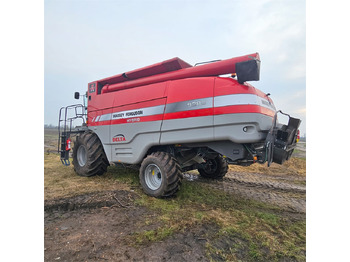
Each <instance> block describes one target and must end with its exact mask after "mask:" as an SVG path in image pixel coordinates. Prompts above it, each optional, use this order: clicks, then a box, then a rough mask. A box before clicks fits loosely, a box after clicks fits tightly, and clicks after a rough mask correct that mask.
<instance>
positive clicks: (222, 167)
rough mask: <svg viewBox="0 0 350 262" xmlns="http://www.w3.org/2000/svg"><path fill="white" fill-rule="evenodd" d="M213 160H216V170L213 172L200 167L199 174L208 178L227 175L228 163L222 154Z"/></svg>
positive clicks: (218, 177)
mask: <svg viewBox="0 0 350 262" xmlns="http://www.w3.org/2000/svg"><path fill="white" fill-rule="evenodd" d="M211 161H215V164H216V170H215V171H214V172H212V173H207V172H206V171H205V169H203V168H200V169H198V172H199V174H200V175H201V176H203V177H206V178H213V179H220V178H223V177H224V176H225V175H226V173H227V170H228V165H227V162H226V160H225V159H224V158H223V157H222V156H221V155H218V156H217V157H215V158H214V159H212V160H211Z"/></svg>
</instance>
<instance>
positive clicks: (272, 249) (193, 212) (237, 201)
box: [117, 174, 306, 261]
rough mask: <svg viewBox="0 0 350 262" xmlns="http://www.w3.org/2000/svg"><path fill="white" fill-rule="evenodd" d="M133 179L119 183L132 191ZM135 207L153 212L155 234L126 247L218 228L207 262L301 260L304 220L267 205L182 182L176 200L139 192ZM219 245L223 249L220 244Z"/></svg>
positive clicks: (140, 237)
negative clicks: (202, 228)
mask: <svg viewBox="0 0 350 262" xmlns="http://www.w3.org/2000/svg"><path fill="white" fill-rule="evenodd" d="M136 178H137V174H134V175H131V177H130V178H129V180H127V179H126V177H122V178H121V179H122V181H123V182H126V183H128V184H129V185H132V184H135V179H136ZM118 179H120V178H117V180H118ZM136 204H138V205H141V206H145V207H147V208H148V209H151V210H154V211H156V212H159V216H158V219H157V220H155V221H154V223H158V224H159V225H158V226H157V228H156V229H152V230H149V231H141V232H136V233H135V234H134V235H133V236H132V240H133V241H131V242H134V243H136V244H137V245H143V244H147V243H148V242H149V241H161V240H163V239H165V238H167V237H169V236H171V235H173V234H176V233H177V232H184V231H186V230H189V229H191V228H195V227H196V226H201V225H205V224H206V225H208V224H211V225H215V226H216V227H218V230H217V232H214V233H213V234H212V235H211V236H210V237H209V238H208V242H207V244H206V249H207V255H208V257H209V258H210V259H212V260H213V261H216V260H224V261H237V260H239V259H243V261H266V259H267V260H268V261H279V260H280V259H281V258H283V259H291V260H296V261H304V260H305V242H306V239H305V227H306V225H305V220H296V221H295V220H294V219H289V218H286V217H284V215H283V212H281V210H280V209H279V208H277V207H275V206H272V205H268V204H265V203H261V202H258V201H253V200H246V199H241V198H238V197H235V196H232V195H228V194H226V193H225V192H222V191H219V190H215V189H211V188H209V187H207V186H205V185H203V184H199V183H193V182H189V181H184V182H183V185H182V188H181V190H180V191H179V192H178V195H177V197H176V198H170V199H155V198H152V197H148V196H146V195H144V194H142V193H141V192H140V198H139V199H137V200H136ZM145 223H146V222H145ZM147 224H149V221H148V222H147ZM223 240H225V241H226V243H227V245H222V244H221V243H222V241H223ZM235 254H241V255H240V256H236V255H235Z"/></svg>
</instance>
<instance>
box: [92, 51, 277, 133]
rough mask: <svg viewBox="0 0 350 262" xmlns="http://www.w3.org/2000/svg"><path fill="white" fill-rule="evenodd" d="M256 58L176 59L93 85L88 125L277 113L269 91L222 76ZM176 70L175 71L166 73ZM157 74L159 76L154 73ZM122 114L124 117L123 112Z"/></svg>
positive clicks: (93, 83)
mask: <svg viewBox="0 0 350 262" xmlns="http://www.w3.org/2000/svg"><path fill="white" fill-rule="evenodd" d="M251 59H259V55H258V53H255V54H251V55H246V56H241V57H236V58H232V59H227V60H223V61H220V62H215V63H210V64H205V65H201V66H198V67H191V66H190V65H189V64H187V63H186V62H184V61H182V60H181V59H178V58H174V59H170V60H167V61H164V62H162V63H158V64H154V65H151V66H148V67H144V68H141V69H138V70H133V71H130V72H127V73H126V75H127V76H128V77H129V79H131V78H133V79H136V80H131V81H127V82H122V81H125V79H126V78H125V76H123V75H122V74H121V75H116V76H113V77H109V78H105V79H102V80H99V81H95V82H92V83H89V88H88V89H89V91H88V97H89V98H88V125H89V126H93V125H110V124H122V123H133V122H134V121H135V122H145V121H156V120H170V119H179V118H189V117H200V116H215V115H222V114H235V113H259V114H263V115H267V116H271V117H272V116H273V115H274V114H275V110H274V106H273V102H272V100H271V99H270V98H269V97H268V96H267V95H266V94H264V93H263V92H261V91H260V90H258V89H256V88H254V87H253V86H251V85H250V84H248V83H244V84H240V83H238V81H237V80H235V79H232V78H228V77H226V78H223V77H217V76H216V75H220V74H227V73H234V72H235V64H236V63H238V62H244V61H247V60H251ZM179 68H182V69H179ZM171 70H175V71H172V72H166V73H162V72H163V71H171ZM151 74H156V75H152V76H149V75H151ZM121 77H122V78H123V79H122V78H121ZM118 82H119V83H118ZM104 84H105V85H104ZM103 85H104V86H103ZM106 85H108V87H106ZM131 87H133V88H131ZM101 90H102V92H101ZM116 90H118V91H117V92H112V91H116ZM99 91H100V92H99ZM235 95H237V96H235ZM257 97H260V98H259V99H258V98H257ZM232 99H234V100H237V101H236V102H235V101H232ZM214 100H215V101H216V102H214ZM231 102H232V103H231ZM192 103H193V106H192ZM261 103H265V104H261ZM269 104H270V106H269ZM132 110H143V111H145V112H143V113H142V114H140V115H137V116H135V117H133V116H130V112H129V111H132ZM146 111H147V113H146ZM118 112H119V113H120V114H121V115H122V117H119V116H117V115H118ZM108 114H110V116H108ZM113 114H114V115H115V116H112V115H113ZM127 114H129V116H128V117H126V115H127ZM101 116H103V117H101ZM108 117H109V120H107V118H108Z"/></svg>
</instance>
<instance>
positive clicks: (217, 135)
mask: <svg viewBox="0 0 350 262" xmlns="http://www.w3.org/2000/svg"><path fill="white" fill-rule="evenodd" d="M271 126H272V117H269V116H266V115H262V114H256V113H244V114H225V115H216V116H214V139H215V140H230V141H232V142H234V143H255V142H260V141H262V140H265V138H266V135H267V132H268V130H269V129H270V128H271Z"/></svg>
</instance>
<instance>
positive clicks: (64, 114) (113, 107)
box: [58, 53, 301, 197]
mask: <svg viewBox="0 0 350 262" xmlns="http://www.w3.org/2000/svg"><path fill="white" fill-rule="evenodd" d="M227 74H231V76H229V77H222V75H227ZM259 76H260V58H259V54H258V53H254V54H250V55H245V56H240V57H235V58H231V59H227V60H222V61H212V62H207V63H202V64H201V65H195V66H191V65H190V64H188V63H186V62H184V61H183V60H181V59H179V58H173V59H170V60H166V61H164V62H161V63H157V64H154V65H151V66H147V67H143V68H141V69H137V70H133V71H130V72H126V73H123V74H119V75H115V76H112V77H108V78H104V79H101V80H98V81H94V82H91V83H89V84H88V91H87V92H86V94H85V95H84V98H85V99H86V100H87V106H86V103H85V102H84V104H83V105H82V104H77V105H71V106H67V107H62V108H61V110H60V115H59V146H58V150H59V152H60V154H61V160H62V163H63V164H65V165H69V164H70V162H69V152H70V143H71V137H72V136H76V139H75V142H74V148H73V165H74V170H75V171H76V173H77V174H78V175H80V176H93V175H102V174H103V173H105V172H106V170H107V167H108V166H109V165H110V163H114V164H117V163H123V164H125V165H127V164H130V165H140V182H141V185H142V187H143V189H144V191H145V193H146V194H148V195H151V196H154V197H165V196H171V195H173V194H175V193H176V192H177V191H178V190H179V186H180V181H181V179H182V172H184V171H188V170H194V169H197V170H198V171H199V174H200V175H201V176H203V177H207V178H213V179H219V178H222V177H223V176H224V175H225V174H226V172H227V169H228V164H235V165H250V164H252V163H255V162H258V163H265V162H267V163H268V165H270V163H272V162H276V163H279V164H282V163H283V162H284V161H286V160H288V159H289V158H290V156H291V154H292V152H293V150H294V148H295V145H296V142H297V137H298V128H299V125H300V122H301V121H300V120H299V119H296V118H293V117H290V116H289V115H287V114H285V115H287V116H288V117H289V122H288V124H287V125H282V124H279V123H278V121H277V114H278V113H281V114H284V113H282V112H281V111H276V109H275V106H274V104H273V102H272V100H271V98H270V97H269V95H266V94H264V93H263V92H261V91H260V90H258V89H256V88H254V87H253V86H252V85H250V84H248V83H247V81H256V80H259ZM79 96H80V95H79V93H77V92H76V93H75V98H77V99H79ZM84 101H85V100H84ZM71 112H73V113H71ZM77 119H81V121H82V125H81V126H79V127H75V128H73V123H74V122H75V121H76V120H77Z"/></svg>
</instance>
